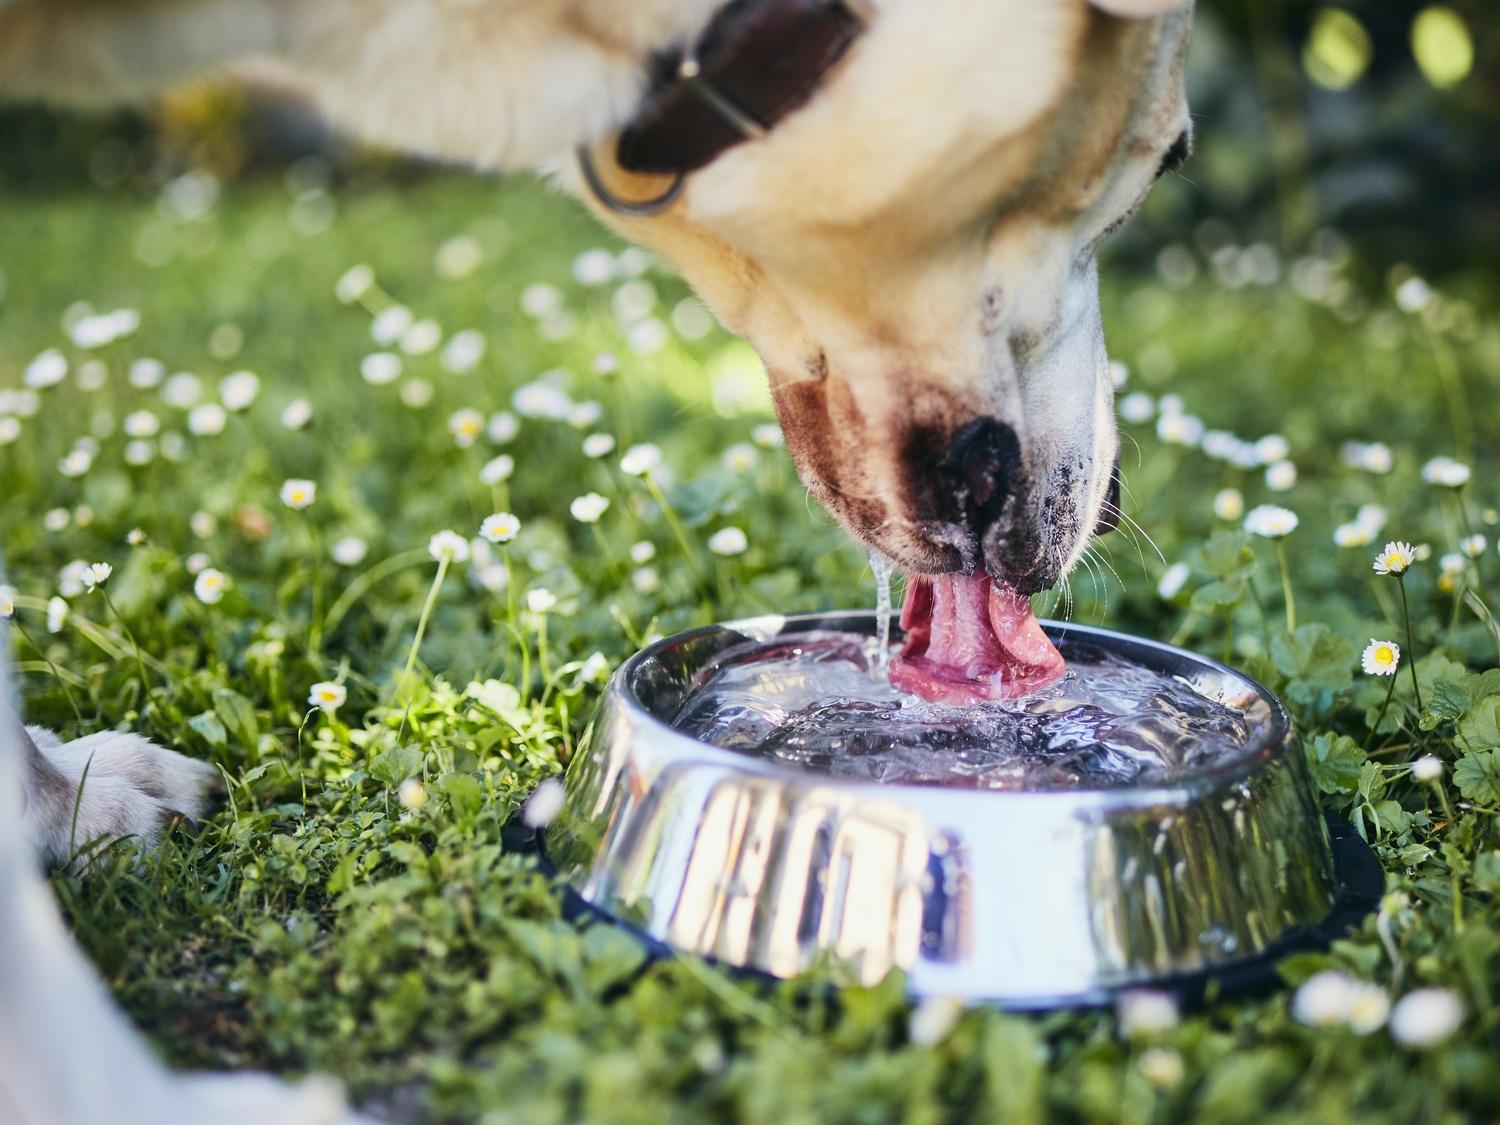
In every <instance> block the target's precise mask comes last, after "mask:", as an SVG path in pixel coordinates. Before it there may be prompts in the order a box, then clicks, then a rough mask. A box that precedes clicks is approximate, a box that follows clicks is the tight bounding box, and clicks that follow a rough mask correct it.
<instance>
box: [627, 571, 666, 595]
mask: <svg viewBox="0 0 1500 1125" xmlns="http://www.w3.org/2000/svg"><path fill="white" fill-rule="evenodd" d="M630 584H631V585H632V586H634V587H635V588H636V591H637V592H638V593H642V594H654V593H656V591H658V590H660V589H661V576H660V575H659V574H657V573H656V568H655V567H654V566H643V567H641V568H640V569H638V570H637V571H635V572H634V573H633V574H632V575H631V576H630Z"/></svg>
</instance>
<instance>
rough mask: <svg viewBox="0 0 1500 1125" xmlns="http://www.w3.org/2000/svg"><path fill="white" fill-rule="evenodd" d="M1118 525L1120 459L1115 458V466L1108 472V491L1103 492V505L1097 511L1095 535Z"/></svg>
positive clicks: (1109, 530) (1107, 531)
mask: <svg viewBox="0 0 1500 1125" xmlns="http://www.w3.org/2000/svg"><path fill="white" fill-rule="evenodd" d="M1119 526H1120V459H1119V458H1118V457H1116V458H1115V467H1114V468H1113V469H1112V470H1111V471H1110V474H1109V491H1108V492H1106V493H1105V494H1104V507H1103V509H1101V510H1100V512H1099V524H1098V526H1097V527H1095V528H1094V534H1095V535H1107V534H1108V533H1109V532H1111V531H1113V530H1114V529H1115V528H1117V527H1119Z"/></svg>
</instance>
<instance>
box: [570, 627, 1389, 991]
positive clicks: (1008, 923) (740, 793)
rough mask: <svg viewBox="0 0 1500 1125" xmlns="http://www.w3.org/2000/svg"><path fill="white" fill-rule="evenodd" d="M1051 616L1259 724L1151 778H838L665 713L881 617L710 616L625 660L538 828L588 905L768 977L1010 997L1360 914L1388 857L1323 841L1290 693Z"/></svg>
mask: <svg viewBox="0 0 1500 1125" xmlns="http://www.w3.org/2000/svg"><path fill="white" fill-rule="evenodd" d="M1045 627H1046V628H1047V631H1048V632H1049V633H1050V634H1051V636H1052V637H1053V639H1054V640H1055V641H1056V642H1057V644H1058V646H1059V647H1060V648H1061V649H1062V651H1063V654H1064V656H1070V657H1071V656H1075V655H1078V654H1081V653H1083V652H1086V651H1092V652H1095V653H1097V652H1098V651H1099V650H1101V649H1102V650H1107V651H1109V652H1112V653H1114V654H1116V655H1118V656H1120V657H1123V658H1125V659H1127V660H1130V661H1133V662H1136V663H1138V664H1143V665H1145V666H1147V667H1150V668H1152V669H1154V670H1156V671H1158V672H1162V673H1166V674H1169V675H1175V676H1177V677H1180V678H1181V679H1183V680H1184V681H1186V682H1187V683H1189V684H1190V685H1191V686H1192V687H1193V688H1194V689H1195V690H1196V691H1198V692H1200V693H1202V694H1204V695H1206V696H1209V697H1211V698H1213V699H1216V700H1218V701H1220V702H1222V703H1226V704H1229V705H1231V706H1234V707H1237V708H1240V709H1241V710H1243V711H1244V712H1245V713H1246V716H1247V718H1248V720H1249V728H1250V730H1251V731H1252V734H1251V737H1250V739H1249V740H1248V741H1247V743H1246V745H1245V746H1244V747H1243V750H1242V752H1241V753H1240V754H1238V755H1237V756H1234V757H1232V758H1230V759H1228V760H1224V761H1220V762H1218V763H1217V764H1215V765H1214V766H1212V767H1211V768H1207V769H1203V770H1200V771H1198V772H1195V773H1193V774H1191V775H1189V776H1185V777H1182V778H1179V779H1174V780H1173V781H1172V782H1170V783H1162V784H1151V785H1147V786H1143V787H1127V788H1114V789H1095V790H1086V789H1072V790H1048V791H1024V790H1022V791H1014V790H1013V791H988V790H963V789H951V788H943V787H941V786H934V785H886V784H880V783H875V782H869V781H862V780H852V779H844V778H838V777H831V776H829V775H827V774H821V773H814V772H809V771H805V770H802V769H799V768H797V767H795V766H791V765H787V764H784V763H780V762H770V761H766V760H764V759H760V758H756V757H753V756H750V755H746V754H742V753H739V752H736V751H732V750H725V749H720V748H718V747H715V746H710V745H707V744H705V743H703V742H699V741H697V740H696V739H694V738H692V737H690V736H688V735H686V734H683V733H680V732H678V731H675V730H673V729H672V728H671V726H670V725H669V724H670V722H671V720H672V718H673V717H674V716H675V715H676V714H677V713H678V711H679V709H680V707H681V704H682V702H683V699H684V698H685V696H686V694H687V693H688V691H689V690H691V688H692V687H693V686H694V677H695V674H697V673H698V672H699V671H700V670H702V669H703V668H704V667H705V666H706V665H708V664H709V663H710V662H711V661H712V660H713V659H714V658H715V656H716V655H718V654H719V653H721V652H723V651H724V650H725V649H726V648H729V647H731V646H734V645H739V644H743V643H744V642H746V641H768V640H771V639H773V638H776V637H780V636H785V635H787V634H795V633H802V632H810V631H819V630H839V631H844V632H851V633H862V634H869V633H872V632H873V631H874V629H875V615H874V614H872V613H849V614H833V615H817V616H802V617H775V616H773V617H761V618H755V619H752V620H746V621H737V622H731V623H728V624H724V625H713V626H709V627H707V628H703V629H697V630H694V631H692V632H688V633H682V634H679V635H677V636H674V637H668V638H667V639H665V640H663V641H659V642H657V643H656V644H654V645H652V646H650V647H649V648H646V649H644V650H642V651H641V652H639V653H637V654H636V655H635V656H634V657H632V658H631V659H630V660H629V661H627V662H626V663H625V665H624V666H623V667H621V668H620V670H619V671H618V672H616V673H615V676H614V678H613V679H612V680H611V682H610V684H609V687H608V688H607V690H606V693H605V696H604V699H603V702H602V704H601V710H600V712H599V715H598V716H597V718H596V720H595V723H594V725H593V727H592V728H591V730H590V732H589V734H588V736H587V737H586V738H585V740H584V742H583V744H582V746H581V747H580V749H579V752H578V755H577V757H576V758H575V760H574V761H573V763H572V766H571V768H570V770H569V772H568V778H567V800H566V803H565V805H564V808H563V811H562V812H561V813H560V814H559V816H558V817H557V818H556V819H555V820H554V821H553V822H552V824H551V825H550V826H549V827H548V829H547V831H546V833H545V838H544V841H543V847H544V849H545V852H546V855H547V858H548V859H549V861H550V862H551V863H552V864H553V865H554V866H555V867H556V868H557V870H558V871H559V872H560V873H561V874H562V875H563V877H564V878H565V879H566V880H567V882H568V883H569V885H570V886H571V887H572V888H573V889H574V890H575V891H576V892H577V894H578V895H579V896H581V898H582V899H583V900H584V901H585V902H586V903H587V904H589V906H590V907H592V908H594V909H596V910H598V911H602V912H603V913H605V914H606V915H608V916H610V917H612V918H614V919H616V920H617V921H620V922H622V923H624V924H626V925H629V926H631V927H633V928H635V929H636V931H637V932H639V933H640V934H641V935H642V936H643V937H644V938H645V939H647V940H648V941H651V942H654V943H660V944H661V945H663V946H665V947H668V948H670V949H675V950H678V951H683V952H688V953H693V954H698V955H702V956H706V957H709V958H712V959H714V960H717V961H719V962H721V963H724V964H727V965H730V966H735V967H739V968H743V969H749V970H755V971H759V972H761V973H765V974H769V975H770V976H773V977H790V976H794V975H796V974H798V973H800V972H802V971H804V970H806V969H807V968H809V967H810V966H812V965H813V964H814V963H818V962H824V961H827V960H830V959H832V960H834V961H836V962H841V963H843V964H844V965H845V966H847V970H848V971H852V973H853V974H854V975H855V977H856V978H857V979H858V980H860V981H862V982H865V983H873V982H874V981H876V980H878V979H880V978H881V977H883V976H884V975H885V974H886V973H887V972H889V971H890V970H892V969H900V970H904V971H905V972H906V973H907V981H908V987H909V989H910V990H911V992H913V993H914V994H916V995H952V996H959V997H963V998H966V999H971V1000H978V999H985V1000H995V1001H1000V1002H1002V1003H1005V1004H1007V1005H1010V1006H1016V1007H1048V1006H1054V1005H1058V1004H1068V1003H1099V1002H1103V1001H1105V1000H1107V999H1108V998H1109V997H1110V996H1111V995H1112V994H1113V993H1114V992H1116V991H1118V990H1121V989H1126V988H1131V987H1139V986H1144V985H1154V986H1166V987H1174V986H1175V987H1183V988H1186V987H1188V986H1193V987H1196V988H1201V987H1202V986H1203V984H1204V982H1205V981H1206V980H1208V979H1219V980H1221V981H1224V982H1228V983H1230V984H1234V983H1237V982H1239V981H1242V980H1249V979H1252V978H1255V977H1257V976H1260V975H1264V973H1265V971H1266V970H1267V969H1268V967H1269V966H1270V964H1271V963H1272V961H1273V960H1274V959H1275V958H1276V957H1278V956H1280V955H1281V954H1283V953H1285V952H1287V951H1289V950H1291V949H1294V948H1299V947H1305V946H1307V945H1309V944H1322V943H1324V942H1326V936H1327V935H1326V934H1325V933H1323V932H1322V931H1325V930H1328V929H1338V928H1341V926H1342V925H1346V924H1347V923H1348V922H1349V921H1350V920H1351V919H1352V918H1354V917H1358V916H1359V915H1360V914H1361V913H1363V912H1364V911H1365V910H1367V909H1368V908H1369V905H1370V903H1371V901H1372V900H1373V896H1374V895H1376V894H1378V893H1379V885H1380V882H1379V870H1378V867H1376V868H1375V869H1374V870H1373V871H1372V870H1371V865H1372V864H1373V863H1374V860H1373V857H1371V856H1370V855H1369V853H1368V850H1367V849H1364V848H1363V845H1362V844H1359V843H1358V842H1357V839H1356V838H1354V837H1353V835H1352V833H1347V832H1344V833H1341V832H1338V831H1336V832H1335V833H1334V838H1333V839H1330V833H1329V830H1328V826H1327V825H1326V824H1325V820H1324V817H1323V816H1322V815H1321V814H1320V812H1319V811H1318V807H1317V802H1316V800H1315V798H1314V795H1313V789H1312V785H1311V783H1310V780H1309V778H1308V774H1307V770H1306V766H1305V763H1304V761H1303V756H1302V754H1301V752H1300V749H1299V746H1298V743H1297V740H1296V735H1295V732H1294V731H1293V729H1292V726H1291V723H1290V721H1289V719H1288V718H1287V715H1286V712H1285V710H1284V709H1283V708H1282V706H1281V704H1280V703H1279V702H1278V701H1277V699H1276V698H1275V696H1273V695H1272V694H1271V693H1270V692H1268V691H1266V689H1264V688H1263V687H1261V686H1260V685H1259V684H1256V683H1255V682H1254V681H1252V680H1250V679H1248V678H1247V677H1245V676H1243V675H1241V674H1240V673H1238V672H1235V671H1233V670H1232V669H1229V668H1226V667H1224V666H1223V665H1221V664H1217V663H1215V662H1213V661H1211V660H1207V659H1205V658H1203V657H1201V656H1197V655H1194V654H1192V653H1189V652H1185V651H1183V650H1181V649H1177V648H1172V647H1170V646H1167V645H1162V644H1157V643H1154V642H1151V641H1145V640H1140V639H1138V638H1135V637H1129V636H1125V635H1123V634H1120V633H1114V632H1110V631H1108V630H1104V629H1094V628H1087V627H1083V626H1077V625H1059V624H1055V623H1046V626H1045ZM1335 845H1337V846H1335ZM1336 859H1337V860H1338V862H1336ZM1320 939H1321V940H1320Z"/></svg>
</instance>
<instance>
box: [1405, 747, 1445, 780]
mask: <svg viewBox="0 0 1500 1125" xmlns="http://www.w3.org/2000/svg"><path fill="white" fill-rule="evenodd" d="M1411 775H1412V777H1413V778H1415V779H1416V780H1417V781H1424V782H1433V781H1436V780H1437V779H1438V778H1440V777H1442V776H1443V760H1442V759H1441V758H1438V757H1436V756H1434V755H1432V754H1423V755H1422V756H1421V757H1420V758H1418V759H1417V760H1416V761H1415V762H1413V763H1412V764H1411Z"/></svg>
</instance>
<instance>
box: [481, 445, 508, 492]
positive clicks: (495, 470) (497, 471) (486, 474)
mask: <svg viewBox="0 0 1500 1125" xmlns="http://www.w3.org/2000/svg"><path fill="white" fill-rule="evenodd" d="M515 471H516V459H515V458H514V457H512V456H511V455H510V454H509V453H502V454H500V455H499V456H498V457H491V458H490V459H489V460H488V461H486V462H485V463H484V465H483V466H482V467H481V468H480V470H479V481H480V483H481V484H487V485H490V486H491V487H493V486H495V485H497V484H500V483H502V482H504V481H508V480H510V477H511V474H512V473H514V472H515Z"/></svg>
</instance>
